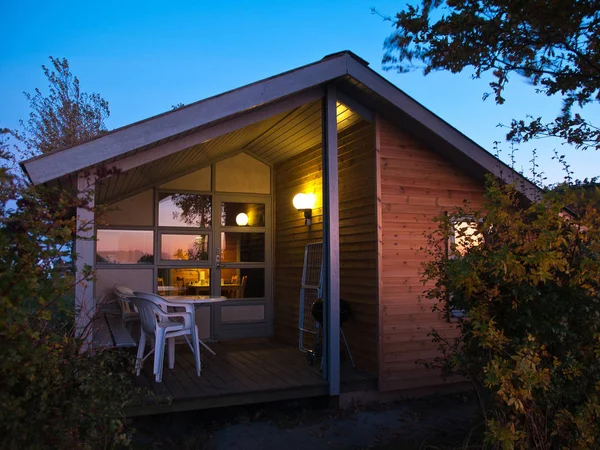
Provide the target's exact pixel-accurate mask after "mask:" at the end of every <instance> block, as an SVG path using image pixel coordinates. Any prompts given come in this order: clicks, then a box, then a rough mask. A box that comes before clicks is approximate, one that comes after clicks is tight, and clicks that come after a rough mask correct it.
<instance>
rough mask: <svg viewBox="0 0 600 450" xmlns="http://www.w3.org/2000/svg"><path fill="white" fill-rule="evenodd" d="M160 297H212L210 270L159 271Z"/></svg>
mask: <svg viewBox="0 0 600 450" xmlns="http://www.w3.org/2000/svg"><path fill="white" fill-rule="evenodd" d="M157 284H158V295H162V296H164V297H172V296H175V295H177V296H181V295H191V296H198V295H205V296H207V297H208V296H210V269H206V268H194V269H192V268H187V267H186V268H185V269H158V280H157Z"/></svg>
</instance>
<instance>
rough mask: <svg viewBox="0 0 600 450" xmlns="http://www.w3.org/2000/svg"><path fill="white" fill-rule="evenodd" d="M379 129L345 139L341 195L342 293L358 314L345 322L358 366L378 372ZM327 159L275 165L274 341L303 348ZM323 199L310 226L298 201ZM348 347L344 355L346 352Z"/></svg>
mask: <svg viewBox="0 0 600 450" xmlns="http://www.w3.org/2000/svg"><path fill="white" fill-rule="evenodd" d="M374 144H375V135H374V126H373V124H370V123H367V122H365V121H360V122H359V123H357V124H356V125H353V126H351V127H349V128H348V129H346V130H344V131H343V132H341V133H340V134H339V136H338V154H339V156H338V164H339V169H338V170H339V198H340V210H339V213H340V296H341V298H343V299H345V300H347V301H348V302H349V303H350V309H351V312H352V316H351V318H350V319H349V321H348V322H347V323H345V324H343V329H344V331H345V333H346V337H347V338H348V342H349V346H350V349H351V351H352V354H353V356H354V358H355V360H356V363H357V365H358V367H359V368H362V369H365V370H373V371H376V370H377V342H378V333H377V329H378V325H377V320H378V308H377V266H376V261H377V219H376V196H375V145H374ZM321 165H322V154H321V146H320V145H318V146H316V147H314V148H312V149H310V150H308V151H306V152H304V153H302V154H300V155H297V156H295V157H293V158H290V159H288V160H286V161H284V162H282V163H280V164H278V165H276V166H275V168H274V176H275V266H274V267H275V275H274V280H275V282H274V293H275V298H274V306H275V313H274V317H275V319H274V320H275V323H274V326H275V336H276V337H277V338H279V339H281V340H283V341H286V342H288V343H290V344H292V345H296V344H297V343H298V309H299V306H298V305H299V295H300V283H301V276H302V266H303V258H304V247H305V246H306V244H309V243H312V242H320V241H322V239H323V223H322V178H321V177H322V172H321ZM299 192H313V193H314V194H315V196H316V204H315V209H314V210H313V219H312V225H311V226H310V227H308V226H306V225H305V224H304V218H303V215H302V213H300V212H298V211H296V209H295V208H294V207H293V205H292V199H293V197H294V195H295V194H297V193H299ZM344 351H345V350H343V346H342V355H344Z"/></svg>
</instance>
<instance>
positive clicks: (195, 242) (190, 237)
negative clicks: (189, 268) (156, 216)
mask: <svg viewBox="0 0 600 450" xmlns="http://www.w3.org/2000/svg"><path fill="white" fill-rule="evenodd" d="M208 239H209V236H208V234H198V235H194V234H161V235H160V259H162V260H164V261H208Z"/></svg>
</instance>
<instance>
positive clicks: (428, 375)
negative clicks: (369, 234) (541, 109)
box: [378, 120, 483, 391]
mask: <svg viewBox="0 0 600 450" xmlns="http://www.w3.org/2000/svg"><path fill="white" fill-rule="evenodd" d="M379 123H380V126H379V130H380V132H379V136H378V139H379V150H380V151H379V156H378V160H379V173H378V175H379V177H380V180H381V181H380V187H379V189H380V193H379V195H380V198H379V202H380V204H379V208H380V213H381V227H382V229H381V247H380V251H381V255H380V258H381V259H380V276H381V279H380V281H381V285H380V289H379V298H380V301H379V308H380V311H379V317H380V321H381V330H380V331H381V338H380V339H381V341H380V347H379V348H380V354H381V358H380V369H379V387H380V390H382V391H387V390H397V389H414V388H422V387H435V386H438V385H441V384H444V383H445V382H444V381H443V380H442V379H441V378H440V376H439V374H438V373H437V372H436V371H434V370H428V369H425V368H424V367H423V366H421V365H419V364H416V361H417V360H427V361H431V360H433V358H435V356H437V355H438V352H437V350H436V346H435V345H434V344H433V343H432V342H431V338H430V337H429V336H427V334H428V333H429V331H430V330H431V328H435V329H436V330H439V331H441V332H442V333H445V334H447V335H448V336H452V334H453V333H454V332H455V330H454V328H453V325H452V324H450V323H448V322H446V321H444V320H443V319H442V318H441V317H439V315H437V314H435V313H433V312H432V311H431V308H432V306H433V303H432V302H431V301H430V300H428V299H426V298H424V296H423V292H424V286H423V284H422V283H421V281H420V278H421V275H420V274H421V271H422V263H423V261H425V259H426V254H425V253H424V252H423V251H421V250H420V249H421V248H422V247H425V246H426V245H427V240H426V238H425V236H424V233H425V232H428V231H433V230H434V228H435V224H434V222H433V218H434V217H435V216H437V215H439V214H441V213H443V212H444V211H449V210H451V209H452V208H453V207H454V206H461V205H462V204H463V201H464V200H468V201H469V202H471V204H473V205H474V206H478V205H480V204H481V202H482V200H483V185H482V183H480V182H478V181H475V180H474V179H471V178H470V177H469V176H467V175H465V174H464V173H462V172H461V171H459V170H458V169H457V168H456V167H454V166H453V164H452V162H451V161H448V160H446V159H444V158H443V157H442V156H440V155H439V154H438V153H436V152H434V151H433V150H431V149H429V148H427V147H425V146H423V145H421V144H420V143H419V142H418V141H416V140H415V139H414V138H413V137H411V136H410V135H409V134H408V133H406V132H403V131H401V130H399V129H398V128H396V127H395V126H394V125H392V124H391V123H389V122H387V121H385V120H380V122H379ZM454 381H462V380H454ZM448 382H452V381H447V382H446V383H448Z"/></svg>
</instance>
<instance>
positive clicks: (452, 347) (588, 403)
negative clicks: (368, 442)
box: [423, 178, 600, 448]
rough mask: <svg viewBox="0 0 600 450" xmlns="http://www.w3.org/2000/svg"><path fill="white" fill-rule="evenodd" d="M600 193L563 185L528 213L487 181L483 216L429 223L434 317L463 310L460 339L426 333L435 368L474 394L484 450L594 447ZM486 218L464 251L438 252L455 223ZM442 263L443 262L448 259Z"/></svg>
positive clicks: (598, 408)
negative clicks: (465, 382)
mask: <svg viewBox="0 0 600 450" xmlns="http://www.w3.org/2000/svg"><path fill="white" fill-rule="evenodd" d="M599 205H600V193H599V192H598V188H597V187H595V186H586V185H582V184H579V185H575V186H567V185H564V186H560V187H559V188H556V189H554V190H551V191H549V192H547V193H546V194H544V196H543V198H542V199H541V200H540V201H538V202H534V203H529V202H526V201H525V200H524V199H523V198H522V197H521V196H520V194H519V193H518V192H517V190H516V189H515V186H506V185H503V184H502V183H501V182H499V181H495V180H493V179H491V178H490V179H488V183H487V188H486V201H485V205H484V207H483V209H482V210H481V211H474V210H471V209H470V208H469V206H468V205H465V206H464V207H463V208H459V209H458V210H456V211H452V212H451V213H450V214H448V215H444V216H442V217H439V218H438V221H439V229H438V230H437V231H436V232H435V233H434V234H433V235H431V236H429V237H430V243H431V245H430V248H429V251H430V254H431V257H432V258H431V259H430V261H429V262H428V263H426V265H425V269H424V278H423V280H424V282H426V283H428V291H427V294H428V296H429V298H434V299H437V300H438V303H437V306H436V309H438V310H440V309H441V310H443V311H444V314H445V315H446V318H447V319H448V320H452V319H451V318H450V315H451V314H450V311H451V310H462V311H464V312H465V316H464V318H461V319H458V321H457V324H456V325H457V327H458V331H459V336H458V338H457V339H449V338H448V337H447V336H442V335H441V334H440V333H437V332H436V331H435V330H434V331H433V333H432V335H433V337H434V340H435V342H437V344H438V345H439V348H440V350H441V356H440V357H439V358H437V359H436V362H435V364H434V365H436V366H437V367H439V368H441V369H442V370H443V372H444V373H445V374H450V373H459V374H462V375H464V376H466V377H467V378H468V379H469V380H471V381H472V383H473V385H474V387H475V388H476V390H477V392H478V394H479V398H480V399H481V404H482V407H483V411H484V412H485V419H486V424H487V431H486V437H487V441H488V442H489V443H492V444H494V445H500V444H501V445H502V447H503V448H594V447H597V446H599V445H600V438H599V437H600V398H599V395H600V226H599V225H600V215H599V213H598V206H599ZM464 217H474V218H485V219H484V220H483V221H481V222H480V223H479V232H480V233H479V234H478V235H476V237H474V238H468V237H467V236H466V235H465V230H462V229H457V230H456V231H455V232H456V234H457V236H458V237H457V239H461V238H462V239H466V241H467V245H466V249H465V250H464V251H463V252H462V253H461V252H457V251H456V250H457V249H456V248H455V247H456V246H454V245H450V248H447V246H446V242H448V238H449V236H450V234H451V233H452V232H453V223H454V221H453V219H455V218H464ZM449 255H450V257H449Z"/></svg>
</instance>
